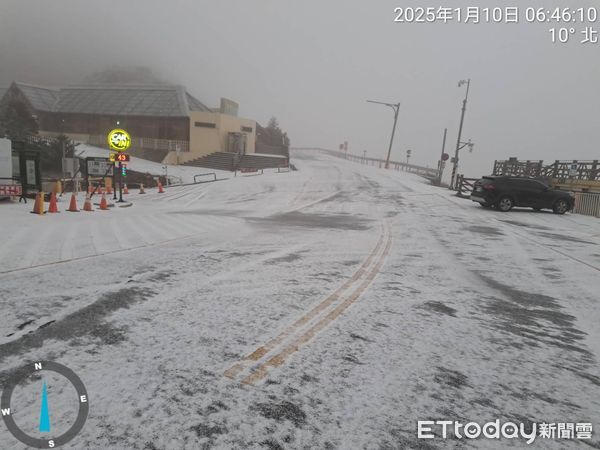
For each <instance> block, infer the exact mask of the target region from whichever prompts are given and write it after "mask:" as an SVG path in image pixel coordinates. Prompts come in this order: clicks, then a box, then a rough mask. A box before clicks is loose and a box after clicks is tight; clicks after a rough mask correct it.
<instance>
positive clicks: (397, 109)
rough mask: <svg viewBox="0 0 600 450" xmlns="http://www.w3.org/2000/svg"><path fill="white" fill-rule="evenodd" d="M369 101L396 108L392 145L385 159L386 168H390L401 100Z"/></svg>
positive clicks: (391, 138)
mask: <svg viewBox="0 0 600 450" xmlns="http://www.w3.org/2000/svg"><path fill="white" fill-rule="evenodd" d="M367 102H369V103H376V104H378V105H385V106H389V107H390V108H392V109H393V110H394V127H393V128H392V136H391V137H390V147H389V148H388V152H387V158H386V159H385V168H386V169H389V167H390V155H391V153H392V144H393V143H394V134H396V123H398V111H399V110H400V102H398V103H385V102H375V101H373V100H367Z"/></svg>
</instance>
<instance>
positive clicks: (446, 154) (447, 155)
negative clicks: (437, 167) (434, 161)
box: [442, 153, 450, 161]
mask: <svg viewBox="0 0 600 450" xmlns="http://www.w3.org/2000/svg"><path fill="white" fill-rule="evenodd" d="M448 158H450V155H449V154H448V153H442V161H448Z"/></svg>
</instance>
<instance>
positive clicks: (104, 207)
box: [100, 193, 108, 211]
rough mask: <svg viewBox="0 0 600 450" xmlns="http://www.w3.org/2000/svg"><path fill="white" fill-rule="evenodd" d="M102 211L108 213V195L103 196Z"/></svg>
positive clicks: (101, 201) (101, 200)
mask: <svg viewBox="0 0 600 450" xmlns="http://www.w3.org/2000/svg"><path fill="white" fill-rule="evenodd" d="M100 209H101V210H102V211H108V203H107V202H106V195H104V193H103V194H102V198H101V199H100Z"/></svg>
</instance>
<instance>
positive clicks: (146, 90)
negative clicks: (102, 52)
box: [15, 83, 210, 117]
mask: <svg viewBox="0 0 600 450" xmlns="http://www.w3.org/2000/svg"><path fill="white" fill-rule="evenodd" d="M15 84H16V86H17V87H18V89H19V90H20V91H21V92H22V93H23V94H24V95H25V96H26V97H27V99H28V100H29V102H30V103H31V105H32V107H33V108H34V109H36V110H38V111H48V112H57V113H70V114H99V115H122V116H155V117H156V116H158V117H187V116H188V115H189V111H210V109H209V108H207V107H206V106H205V105H204V104H202V103H201V102H200V101H199V100H198V99H196V98H195V97H193V96H192V95H190V94H189V93H188V92H186V90H185V88H184V87H183V86H179V85H139V86H138V85H122V86H119V85H87V86H69V87H64V88H60V89H51V88H44V87H41V86H33V85H28V84H24V83H15Z"/></svg>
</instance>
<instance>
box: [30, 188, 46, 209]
mask: <svg viewBox="0 0 600 450" xmlns="http://www.w3.org/2000/svg"><path fill="white" fill-rule="evenodd" d="M31 212H32V213H33V214H46V213H45V212H44V193H43V192H38V193H37V194H35V203H34V204H33V211H31Z"/></svg>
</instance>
